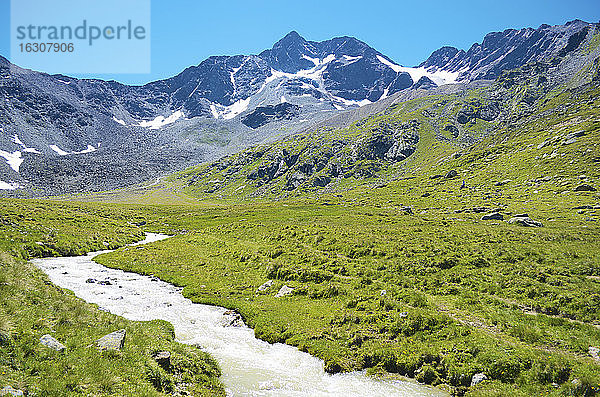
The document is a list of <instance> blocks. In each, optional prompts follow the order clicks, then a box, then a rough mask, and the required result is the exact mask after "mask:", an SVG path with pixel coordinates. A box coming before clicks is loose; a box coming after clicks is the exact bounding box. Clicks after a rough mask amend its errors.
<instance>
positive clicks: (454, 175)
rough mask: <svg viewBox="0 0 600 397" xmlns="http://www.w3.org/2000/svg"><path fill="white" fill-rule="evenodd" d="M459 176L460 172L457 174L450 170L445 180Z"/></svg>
mask: <svg viewBox="0 0 600 397" xmlns="http://www.w3.org/2000/svg"><path fill="white" fill-rule="evenodd" d="M456 176H458V172H456V170H450V171H448V173H447V174H446V175H445V176H444V178H446V179H450V178H454V177H456Z"/></svg>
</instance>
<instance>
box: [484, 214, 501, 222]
mask: <svg viewBox="0 0 600 397" xmlns="http://www.w3.org/2000/svg"><path fill="white" fill-rule="evenodd" d="M503 219H504V216H502V214H501V213H499V212H492V213H490V214H485V215H484V216H482V217H481V220H482V221H491V220H494V221H501V220H503Z"/></svg>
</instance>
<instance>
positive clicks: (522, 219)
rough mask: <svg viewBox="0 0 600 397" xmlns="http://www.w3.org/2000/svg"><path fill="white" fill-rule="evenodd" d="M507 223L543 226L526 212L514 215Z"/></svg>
mask: <svg viewBox="0 0 600 397" xmlns="http://www.w3.org/2000/svg"><path fill="white" fill-rule="evenodd" d="M508 223H511V224H515V225H519V226H525V227H543V226H544V225H542V223H541V222H538V221H534V220H533V219H531V218H530V217H529V216H527V214H519V215H515V216H514V217H513V218H510V219H509V220H508Z"/></svg>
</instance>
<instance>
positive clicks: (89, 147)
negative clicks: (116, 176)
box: [48, 143, 100, 156]
mask: <svg viewBox="0 0 600 397" xmlns="http://www.w3.org/2000/svg"><path fill="white" fill-rule="evenodd" d="M48 146H49V147H50V149H52V150H54V151H55V152H56V153H57V154H58V155H59V156H68V155H70V154H85V153H91V152H95V151H96V150H98V149H97V148H95V147H94V146H92V145H87V147H86V148H85V149H83V150H81V151H79V152H67V151H65V150H62V149H61V148H59V147H58V146H57V145H48ZM99 147H100V143H98V148H99Z"/></svg>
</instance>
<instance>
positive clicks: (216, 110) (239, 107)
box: [210, 97, 250, 120]
mask: <svg viewBox="0 0 600 397" xmlns="http://www.w3.org/2000/svg"><path fill="white" fill-rule="evenodd" d="M249 104H250V97H248V98H246V99H240V100H239V101H237V102H235V103H234V104H233V105H229V106H223V105H219V104H212V105H210V112H211V113H212V115H213V117H214V118H215V119H218V118H222V119H223V120H230V119H232V118H234V117H235V116H237V115H238V114H240V113H242V112H244V111H246V109H248V105H249Z"/></svg>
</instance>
